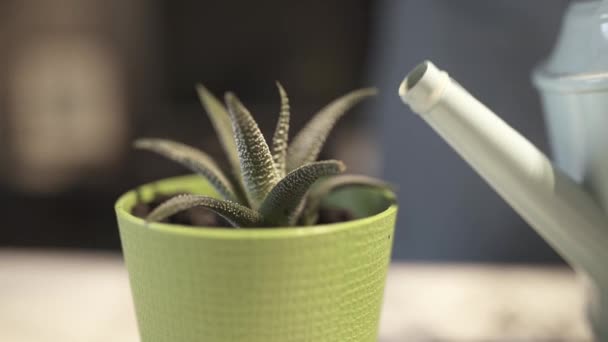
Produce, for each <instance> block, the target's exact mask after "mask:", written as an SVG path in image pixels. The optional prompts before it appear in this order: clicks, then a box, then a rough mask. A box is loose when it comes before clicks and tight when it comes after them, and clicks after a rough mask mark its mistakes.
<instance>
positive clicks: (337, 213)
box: [131, 194, 355, 228]
mask: <svg viewBox="0 0 608 342" xmlns="http://www.w3.org/2000/svg"><path fill="white" fill-rule="evenodd" d="M176 195H179V194H172V195H168V194H158V195H156V196H155V197H154V199H153V200H152V201H151V202H147V203H145V202H142V201H138V202H137V204H136V205H135V206H133V209H132V210H131V214H133V216H137V217H140V218H145V217H146V216H147V215H148V214H149V213H150V212H151V211H152V210H154V208H156V207H157V206H159V205H161V204H162V203H163V202H164V201H166V200H168V199H170V198H171V197H173V196H176ZM354 219H355V215H354V214H353V213H352V212H351V211H349V210H347V209H342V208H321V209H320V210H319V219H318V220H317V223H316V224H330V223H338V222H346V221H351V220H354ZM162 222H165V223H173V224H179V225H185V226H194V227H217V228H226V227H228V228H231V227H232V226H231V225H230V224H229V223H228V222H227V221H226V220H224V218H223V217H221V216H219V215H217V214H216V213H214V212H213V211H211V210H208V209H205V208H201V207H197V208H191V209H188V210H184V211H181V212H179V213H177V214H175V215H173V216H170V217H169V218H168V219H166V220H163V221H162Z"/></svg>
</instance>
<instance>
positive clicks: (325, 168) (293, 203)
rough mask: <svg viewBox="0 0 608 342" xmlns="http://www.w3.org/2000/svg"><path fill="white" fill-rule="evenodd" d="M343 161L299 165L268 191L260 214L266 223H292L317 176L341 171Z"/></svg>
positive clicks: (277, 224) (278, 224)
mask: <svg viewBox="0 0 608 342" xmlns="http://www.w3.org/2000/svg"><path fill="white" fill-rule="evenodd" d="M344 169H345V166H344V163H342V162H341V161H337V160H326V161H320V162H315V163H310V164H307V165H304V166H301V167H299V168H297V169H295V170H293V171H292V172H290V173H289V174H287V176H286V177H285V178H283V179H282V180H281V181H280V182H279V183H278V184H277V185H276V186H275V187H274V188H273V189H272V191H271V192H270V194H269V195H268V197H267V198H266V200H265V201H264V203H263V204H262V206H261V207H260V214H262V216H264V219H265V220H266V222H267V223H269V224H272V225H276V226H281V225H293V224H294V223H295V222H296V221H297V218H298V210H299V209H301V208H302V205H301V203H302V200H303V198H304V196H305V195H306V193H307V192H308V190H309V189H310V187H311V186H312V184H313V183H314V182H316V181H317V180H318V179H319V178H321V177H325V176H331V175H336V174H338V173H341V172H343V171H344Z"/></svg>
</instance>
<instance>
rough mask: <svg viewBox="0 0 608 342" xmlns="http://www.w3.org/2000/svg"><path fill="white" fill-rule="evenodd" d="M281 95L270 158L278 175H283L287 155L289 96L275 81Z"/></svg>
mask: <svg viewBox="0 0 608 342" xmlns="http://www.w3.org/2000/svg"><path fill="white" fill-rule="evenodd" d="M277 88H279V95H280V96H281V111H280V112H279V119H278V120H277V127H276V129H275V131H274V136H273V137H272V158H273V160H274V165H275V167H276V168H277V173H278V174H279V177H281V178H283V177H285V173H286V172H285V167H286V166H285V162H286V157H287V143H288V140H289V98H288V97H287V92H286V91H285V89H284V88H283V86H282V85H281V84H280V83H279V82H277Z"/></svg>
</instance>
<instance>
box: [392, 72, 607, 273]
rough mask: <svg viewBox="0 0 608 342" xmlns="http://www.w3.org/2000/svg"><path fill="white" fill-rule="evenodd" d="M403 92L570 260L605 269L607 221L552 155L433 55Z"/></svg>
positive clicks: (591, 269) (411, 75)
mask: <svg viewBox="0 0 608 342" xmlns="http://www.w3.org/2000/svg"><path fill="white" fill-rule="evenodd" d="M399 95H400V96H401V98H402V100H403V102H405V103H406V104H408V105H409V106H410V107H411V109H412V110H413V111H414V112H416V113H417V114H419V115H420V116H421V117H422V118H423V119H424V120H425V121H426V122H427V123H428V124H429V125H430V126H431V127H432V128H433V129H434V130H435V131H436V132H437V133H438V134H439V135H440V136H441V137H442V138H443V139H445V140H446V142H448V144H450V145H451V146H452V147H453V148H454V149H455V150H456V152H457V153H458V154H460V156H461V157H462V158H463V159H464V160H465V161H467V162H468V163H469V164H470V165H471V166H472V167H473V169H475V171H477V172H478V173H479V174H480V175H481V177H483V178H484V179H485V180H486V181H487V182H488V183H489V184H490V185H491V186H492V187H493V188H494V189H495V190H496V191H497V192H498V193H499V194H500V195H501V196H502V197H503V198H504V199H505V200H506V201H507V202H508V203H509V204H510V205H511V206H512V207H513V208H514V209H515V210H516V211H517V212H518V213H519V214H520V215H521V216H522V217H523V218H524V219H525V220H526V221H527V222H528V223H529V224H530V225H531V226H532V227H533V228H534V229H536V230H537V232H538V233H539V234H540V235H541V236H542V237H543V238H544V239H545V240H546V241H547V242H548V243H549V244H550V245H552V247H553V248H555V250H556V251H557V252H559V253H560V254H561V255H562V256H563V257H564V259H565V260H567V261H568V262H569V263H570V264H572V265H573V266H575V267H578V268H583V269H584V270H585V271H587V272H588V273H589V274H591V275H593V274H594V273H596V274H605V269H604V268H605V266H604V265H602V262H601V261H600V260H608V259H606V257H607V256H608V252H607V251H606V250H608V248H606V246H608V220H607V219H606V217H605V215H604V213H603V211H602V210H601V209H600V207H599V206H598V205H597V204H596V203H595V201H594V200H593V199H592V198H591V197H590V196H589V195H588V194H587V193H586V192H585V191H584V190H583V189H582V188H581V187H580V186H579V185H578V184H577V183H575V182H574V181H573V180H571V179H570V178H569V177H568V176H566V175H565V174H563V173H562V172H561V171H560V170H558V169H557V168H555V167H554V166H553V165H552V164H551V162H550V161H549V159H548V158H547V156H545V155H544V154H543V153H542V152H541V151H539V150H538V149H537V148H536V147H535V146H534V145H533V144H532V143H530V142H529V141H528V140H526V139H525V138H524V137H523V136H522V135H520V134H519V133H518V132H517V131H515V130H514V129H513V128H511V127H510V126H509V125H507V124H506V123H505V122H504V121H503V120H501V119H500V118H499V117H498V116H497V115H496V114H494V113H493V112H492V111H491V110H490V109H488V108H487V107H486V106H484V105H483V104H482V103H481V102H479V101H478V100H477V99H475V98H474V97H473V96H472V95H471V94H469V93H468V92H467V91H466V90H465V89H464V88H462V87H461V86H460V85H459V84H458V83H456V82H455V81H454V80H452V79H451V78H450V77H449V76H448V74H447V73H446V72H445V71H441V70H439V69H438V68H437V67H435V65H433V63H431V62H429V61H425V62H423V63H421V64H420V65H418V66H417V67H416V68H414V69H413V70H412V71H411V72H410V73H409V74H408V75H407V76H406V78H405V80H404V81H403V83H402V84H401V86H400V88H399Z"/></svg>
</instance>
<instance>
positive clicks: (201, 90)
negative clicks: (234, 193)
mask: <svg viewBox="0 0 608 342" xmlns="http://www.w3.org/2000/svg"><path fill="white" fill-rule="evenodd" d="M196 92H197V93H198V97H199V99H200V101H201V103H202V105H203V107H204V108H205V111H206V112H207V116H209V120H211V124H212V125H213V128H214V129H215V132H216V134H217V136H218V138H219V140H220V143H221V145H222V147H223V148H224V152H225V153H226V156H227V158H228V162H229V163H230V167H231V168H232V174H233V175H234V176H235V177H236V178H237V179H238V180H239V182H242V180H241V164H240V163H239V156H238V152H237V149H236V141H235V140H234V135H233V134H232V123H231V121H230V115H229V114H228V111H227V110H226V108H225V107H224V105H223V104H222V103H221V102H220V101H219V100H218V99H217V98H216V97H215V96H213V94H212V93H211V92H210V91H209V90H207V88H205V87H204V86H203V85H202V84H197V85H196ZM241 185H242V183H241Z"/></svg>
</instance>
